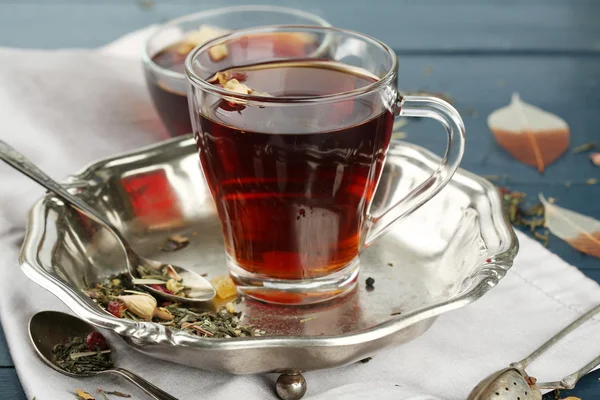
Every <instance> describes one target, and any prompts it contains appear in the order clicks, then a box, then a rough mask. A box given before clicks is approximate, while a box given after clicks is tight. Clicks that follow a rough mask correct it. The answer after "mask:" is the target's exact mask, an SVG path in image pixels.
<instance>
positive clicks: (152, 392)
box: [106, 368, 178, 400]
mask: <svg viewBox="0 0 600 400" xmlns="http://www.w3.org/2000/svg"><path fill="white" fill-rule="evenodd" d="M106 372H110V373H113V374H116V375H120V376H122V377H123V378H125V379H127V380H128V381H130V382H131V383H133V384H134V385H135V386H137V387H138V388H140V389H142V390H143V391H144V392H146V394H148V395H149V396H150V397H151V398H153V399H155V400H178V399H177V397H173V396H171V395H170V394H169V393H167V392H165V391H164V390H162V389H160V388H158V387H156V386H154V385H153V384H151V383H150V382H148V381H147V380H145V379H144V378H142V377H141V376H138V375H136V374H134V373H133V372H130V371H128V370H126V369H123V368H115V369H110V370H107V371H106Z"/></svg>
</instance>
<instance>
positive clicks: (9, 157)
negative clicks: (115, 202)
mask: <svg viewBox="0 0 600 400" xmlns="http://www.w3.org/2000/svg"><path fill="white" fill-rule="evenodd" d="M0 159H2V160H3V161H4V162H5V163H7V164H8V165H10V166H11V167H13V168H14V169H16V170H17V171H20V172H22V173H23V174H25V175H26V176H28V177H29V178H31V179H33V180H34V181H36V182H37V183H39V184H40V185H42V186H43V187H45V188H46V189H48V190H49V191H50V192H52V193H54V194H55V195H56V196H57V197H58V198H60V199H61V200H63V201H64V202H66V203H68V204H70V205H71V206H73V207H75V208H77V209H79V210H81V211H83V212H84V213H86V214H88V217H90V218H91V219H93V220H94V221H95V222H97V223H99V224H100V225H102V226H104V227H106V228H107V229H109V230H110V231H112V233H114V234H115V235H116V236H117V237H118V238H119V241H120V242H121V243H122V244H123V246H124V247H125V249H126V250H129V245H128V244H127V241H126V240H125V238H124V237H123V236H122V235H121V233H120V232H119V230H118V229H117V228H115V227H114V226H113V225H112V224H111V223H109V222H108V221H106V220H105V219H104V217H103V216H102V215H101V214H100V213H99V212H98V211H96V210H95V209H93V208H92V207H90V206H89V205H88V204H87V203H86V202H85V201H83V200H81V199H80V198H78V197H76V196H74V195H72V194H71V193H69V191H68V190H67V189H66V188H65V187H63V186H62V185H61V184H60V183H58V182H56V181H55V180H53V179H52V178H50V177H49V176H48V175H46V173H45V172H43V171H42V170H40V169H39V168H38V167H37V166H36V165H35V164H34V163H32V162H31V161H29V160H28V159H27V158H26V157H25V156H24V155H23V154H21V153H20V152H19V151H17V150H16V149H15V148H13V147H12V146H10V145H9V144H8V143H5V142H4V141H2V140H0Z"/></svg>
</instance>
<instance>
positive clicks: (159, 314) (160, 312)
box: [154, 307, 173, 321]
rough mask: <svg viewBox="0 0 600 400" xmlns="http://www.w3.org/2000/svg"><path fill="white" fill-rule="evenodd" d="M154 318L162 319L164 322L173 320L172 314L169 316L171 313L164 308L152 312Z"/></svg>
mask: <svg viewBox="0 0 600 400" xmlns="http://www.w3.org/2000/svg"><path fill="white" fill-rule="evenodd" d="M154 316H156V317H158V318H160V319H164V320H165V321H172V320H173V314H171V312H170V311H169V310H167V309H166V308H163V307H159V308H157V309H156V310H155V311H154Z"/></svg>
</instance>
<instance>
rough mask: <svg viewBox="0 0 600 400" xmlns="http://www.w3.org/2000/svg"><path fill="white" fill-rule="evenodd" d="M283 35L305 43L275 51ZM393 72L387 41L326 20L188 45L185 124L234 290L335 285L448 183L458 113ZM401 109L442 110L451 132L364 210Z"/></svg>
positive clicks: (285, 292) (459, 134) (291, 294)
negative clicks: (410, 178) (402, 86)
mask: <svg viewBox="0 0 600 400" xmlns="http://www.w3.org/2000/svg"><path fill="white" fill-rule="evenodd" d="M282 38H293V39H290V40H293V43H294V45H295V46H297V45H298V39H299V38H301V42H302V51H298V49H296V50H295V51H282V50H281V49H282V44H281V40H282ZM284 48H287V47H285V46H284ZM397 72H398V64H397V57H396V55H395V53H394V52H393V51H392V49H390V48H389V47H388V46H386V45H385V44H383V43H381V42H380V41H378V40H376V39H373V38H370V37H367V36H365V35H362V34H360V33H355V32H351V31H347V30H341V29H336V28H330V27H310V26H271V27H262V28H253V29H245V30H239V31H236V32H235V33H231V34H228V35H225V36H221V37H219V38H217V39H214V40H212V41H210V42H208V43H206V44H205V45H203V46H200V47H198V48H196V49H195V50H194V51H192V52H191V53H190V55H189V56H188V58H187V60H186V75H187V77H188V80H189V83H190V86H189V94H188V98H189V101H190V113H191V120H192V126H193V131H194V137H195V139H196V142H197V146H198V151H199V155H200V162H201V165H202V170H203V174H204V176H205V178H206V181H207V182H208V185H209V188H210V190H211V193H212V196H213V199H214V202H215V204H216V207H217V210H218V214H219V217H220V220H221V225H222V230H223V237H224V241H225V248H226V253H227V259H228V266H229V270H230V274H231V275H232V277H233V278H234V280H235V281H236V284H237V286H238V288H239V289H240V290H241V291H242V292H244V293H245V294H247V295H249V296H251V297H254V298H258V299H261V300H264V301H267V302H274V303H286V304H310V303H315V302H320V301H324V300H327V299H330V298H333V297H335V296H338V295H340V294H342V293H344V292H346V291H347V290H349V289H350V288H352V287H353V285H354V284H355V282H356V278H357V275H358V271H359V254H360V253H361V251H362V250H363V249H365V248H366V247H368V246H369V245H371V244H372V243H373V241H374V240H376V239H377V238H378V237H379V236H380V235H381V234H382V233H384V232H386V231H387V229H389V228H390V226H391V225H392V224H393V223H394V222H395V221H397V220H398V219H400V218H401V217H404V216H406V215H408V214H409V213H411V212H412V211H414V210H415V209H417V208H418V207H420V206H421V205H422V204H424V203H425V202H426V201H428V200H429V199H430V198H431V197H432V196H434V195H435V194H436V193H437V192H438V191H439V190H440V189H441V188H442V187H444V185H446V184H447V183H448V181H449V180H450V178H451V177H452V175H453V173H454V172H455V171H456V169H457V168H458V166H459V163H460V161H461V158H462V155H463V151H464V141H465V137H464V126H463V122H462V120H461V118H460V115H459V114H458V112H457V111H456V110H455V109H454V108H452V106H450V105H449V104H448V103H446V102H444V101H442V100H440V99H437V98H434V97H424V96H405V97H402V96H401V95H400V94H399V93H398V90H397V77H398V75H397ZM399 115H402V116H413V117H428V118H433V119H435V120H437V121H439V122H441V123H442V125H443V126H444V127H445V128H446V130H447V134H448V146H447V149H446V153H445V155H444V157H443V159H442V162H441V164H440V166H439V168H438V169H437V170H436V172H435V173H433V174H432V175H431V176H430V177H429V178H428V179H427V180H426V181H424V182H423V183H422V184H421V185H419V186H418V187H416V188H415V189H414V190H413V191H411V192H410V193H409V194H408V195H406V196H405V197H404V198H403V199H401V200H400V201H399V202H398V203H396V204H394V205H392V206H391V207H390V208H389V209H388V210H386V211H385V212H383V214H380V215H371V214H370V212H369V208H370V205H371V201H372V199H373V195H374V193H375V191H376V189H377V186H378V183H379V179H380V176H381V172H382V169H383V166H384V163H385V159H386V154H387V151H388V148H389V145H390V139H391V131H392V125H393V121H394V118H395V117H396V116H399ZM399 179H401V178H399Z"/></svg>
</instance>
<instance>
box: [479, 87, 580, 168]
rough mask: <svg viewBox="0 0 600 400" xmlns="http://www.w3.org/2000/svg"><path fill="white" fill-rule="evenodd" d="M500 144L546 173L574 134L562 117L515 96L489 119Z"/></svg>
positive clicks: (515, 155)
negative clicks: (548, 166)
mask: <svg viewBox="0 0 600 400" xmlns="http://www.w3.org/2000/svg"><path fill="white" fill-rule="evenodd" d="M488 126H489V128H490V130H491V131H492V133H493V134H494V137H495V138H496V141H497V142H498V144H499V145H500V146H502V147H503V148H504V149H505V150H506V151H508V152H509V153H510V154H512V156H513V157H515V158H516V159H517V160H519V161H521V162H522V163H524V164H527V165H531V166H533V167H537V169H538V170H539V171H540V172H544V168H545V167H546V165H548V164H550V163H552V162H553V161H555V160H556V159H557V158H558V157H560V156H561V155H562V154H563V153H564V152H565V150H567V148H568V147H569V140H570V131H569V126H568V125H567V123H566V122H565V121H564V120H563V119H562V118H559V117H558V116H556V115H554V114H551V113H549V112H546V111H544V110H542V109H540V108H538V107H535V106H533V105H530V104H527V103H525V102H524V101H521V99H520V98H519V94H518V93H514V94H513V96H512V100H511V102H510V104H509V105H508V106H507V107H503V108H500V109H498V110H496V111H494V112H493V113H491V114H490V116H489V117H488Z"/></svg>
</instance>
